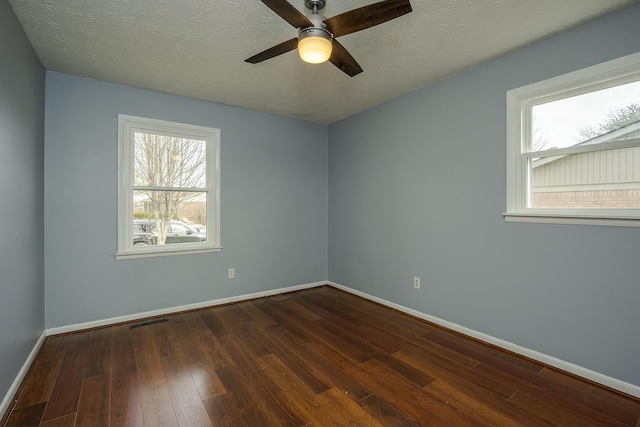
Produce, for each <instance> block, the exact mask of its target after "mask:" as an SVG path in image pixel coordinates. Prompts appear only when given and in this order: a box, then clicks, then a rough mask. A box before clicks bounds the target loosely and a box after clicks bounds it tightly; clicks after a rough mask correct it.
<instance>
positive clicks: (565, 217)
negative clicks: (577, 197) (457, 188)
mask: <svg viewBox="0 0 640 427" xmlns="http://www.w3.org/2000/svg"><path fill="white" fill-rule="evenodd" d="M502 216H504V219H505V221H506V222H528V223H537V224H578V225H602V226H613V227H640V218H638V217H624V216H619V217H616V216H596V215H580V214H560V213H553V214H551V213H522V212H517V213H516V212H508V213H503V214H502Z"/></svg>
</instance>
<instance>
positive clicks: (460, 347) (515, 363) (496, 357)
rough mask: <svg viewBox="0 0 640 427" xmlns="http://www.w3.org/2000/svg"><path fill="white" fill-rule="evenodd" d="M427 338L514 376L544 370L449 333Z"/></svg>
mask: <svg viewBox="0 0 640 427" xmlns="http://www.w3.org/2000/svg"><path fill="white" fill-rule="evenodd" d="M425 338H427V339H429V340H431V341H434V342H437V343H438V344H440V345H443V346H445V347H448V348H450V349H452V350H455V351H457V352H458V353H462V354H464V355H466V356H468V357H471V358H472V359H475V360H477V361H479V362H482V363H485V364H487V365H489V366H493V367H495V368H497V369H500V370H501V371H504V372H509V373H511V374H513V375H516V376H518V375H526V374H528V373H533V374H537V373H538V372H540V371H541V370H542V368H543V366H542V365H541V364H539V363H534V362H531V361H528V360H525V359H523V358H519V357H517V356H515V355H510V354H507V353H506V352H503V351H501V350H498V349H496V348H493V347H491V346H488V345H484V344H480V343H478V342H476V341H475V340H472V339H468V338H462V339H461V337H460V336H457V335H456V334H454V333H451V332H447V331H439V332H430V333H429V334H427V335H425Z"/></svg>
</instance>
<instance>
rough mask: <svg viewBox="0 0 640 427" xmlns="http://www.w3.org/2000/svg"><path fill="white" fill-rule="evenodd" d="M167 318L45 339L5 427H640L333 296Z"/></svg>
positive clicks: (530, 370)
mask: <svg viewBox="0 0 640 427" xmlns="http://www.w3.org/2000/svg"><path fill="white" fill-rule="evenodd" d="M281 298H283V297H281ZM167 318H168V319H169V321H168V322H165V323H156V324H152V325H148V326H142V327H138V328H134V329H131V328H130V325H129V324H123V325H117V326H113V327H109V328H103V329H95V330H92V331H87V332H81V333H76V334H70V335H62V336H53V337H49V338H48V339H47V340H46V342H45V344H44V345H43V348H42V350H41V351H40V353H39V355H38V357H37V358H36V360H35V362H34V364H33V366H32V367H31V370H30V372H29V374H28V376H27V378H26V379H25V381H24V383H23V385H22V387H21V390H20V391H19V393H18V396H17V402H16V404H15V406H14V407H13V408H12V410H11V412H10V413H9V414H8V418H7V419H6V424H5V426H20V427H27V426H47V427H54V426H56V427H61V426H82V427H85V426H143V425H144V426H153V427H156V426H251V427H263V426H431V425H434V426H467V425H485V426H487V425H489V426H512V425H518V426H522V425H531V426H538V425H540V426H543V425H544V426H548V425H561V426H591V425H595V426H633V427H636V426H640V421H639V419H640V400H638V399H634V398H631V397H628V396H624V395H622V394H619V393H615V392H613V391H610V390H607V389H604V388H602V387H598V386H596V385H594V384H592V383H589V382H586V381H582V380H580V379H577V378H575V377H572V376H569V375H566V374H563V373H560V372H558V371H556V370H554V369H552V368H549V367H545V366H543V365H541V364H539V363H536V362H533V361H530V360H527V359H524V358H521V357H518V356H515V355H513V354H510V353H507V352H505V351H502V350H499V349H496V348H494V347H491V346H488V345H484V344H482V343H479V342H477V341H475V340H472V339H468V338H465V337H463V336H461V335H458V334H456V333H452V332H450V331H447V330H444V329H442V328H440V327H437V326H434V325H432V324H430V323H427V322H424V321H422V320H419V319H415V318H412V317H409V316H407V315H404V314H402V313H400V312H397V311H394V310H391V309H389V308H386V307H383V306H380V305H377V304H375V303H372V302H369V301H366V300H364V299H361V298H358V297H355V296H353V295H350V294H347V293H345V292H342V291H339V290H336V289H334V288H331V287H328V286H325V287H321V288H315V289H311V290H307V291H304V292H302V293H299V294H297V295H295V296H294V297H293V298H290V299H288V300H286V301H283V302H266V301H265V299H258V300H253V301H246V302H242V303H237V304H231V305H225V306H218V307H213V308H210V309H203V310H198V311H192V312H187V313H182V314H178V315H173V316H168V317H167Z"/></svg>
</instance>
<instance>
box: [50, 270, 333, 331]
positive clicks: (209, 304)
mask: <svg viewBox="0 0 640 427" xmlns="http://www.w3.org/2000/svg"><path fill="white" fill-rule="evenodd" d="M326 284H327V282H326V281H322V282H314V283H306V284H303V285H296V286H289V287H286V288H279V289H272V290H269V291H263V292H254V293H251V294H245V295H238V296H234V297H227V298H219V299H215V300H210V301H203V302H196V303H193V304H186V305H179V306H175V307H169V308H162V309H159V310H152V311H144V312H141V313H134V314H127V315H125V316H118V317H111V318H109V319H102V320H94V321H92V322H86V323H77V324H74V325H66V326H59V327H55V328H49V329H47V330H46V333H47V336H49V335H58V334H66V333H69V332H76V331H82V330H86V329H93V328H99V327H102V326H109V325H115V324H116V323H124V322H131V321H133V320H138V319H146V318H149V317H156V316H163V315H168V314H174V313H179V312H181V311H189V310H197V309H200V308H205V307H213V306H216V305H222V304H229V303H232V302H239V301H246V300H250V299H255V298H262V297H266V296H272V295H278V294H282V293H285V292H295V291H299V290H302V289H309V288H315V287H318V286H324V285H326Z"/></svg>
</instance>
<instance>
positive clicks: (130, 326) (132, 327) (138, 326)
mask: <svg viewBox="0 0 640 427" xmlns="http://www.w3.org/2000/svg"><path fill="white" fill-rule="evenodd" d="M168 321H169V319H166V318H165V319H155V320H149V321H147V322H142V323H136V324H134V325H129V329H135V328H140V327H142V326H148V325H155V324H156V323H165V322H168Z"/></svg>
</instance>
